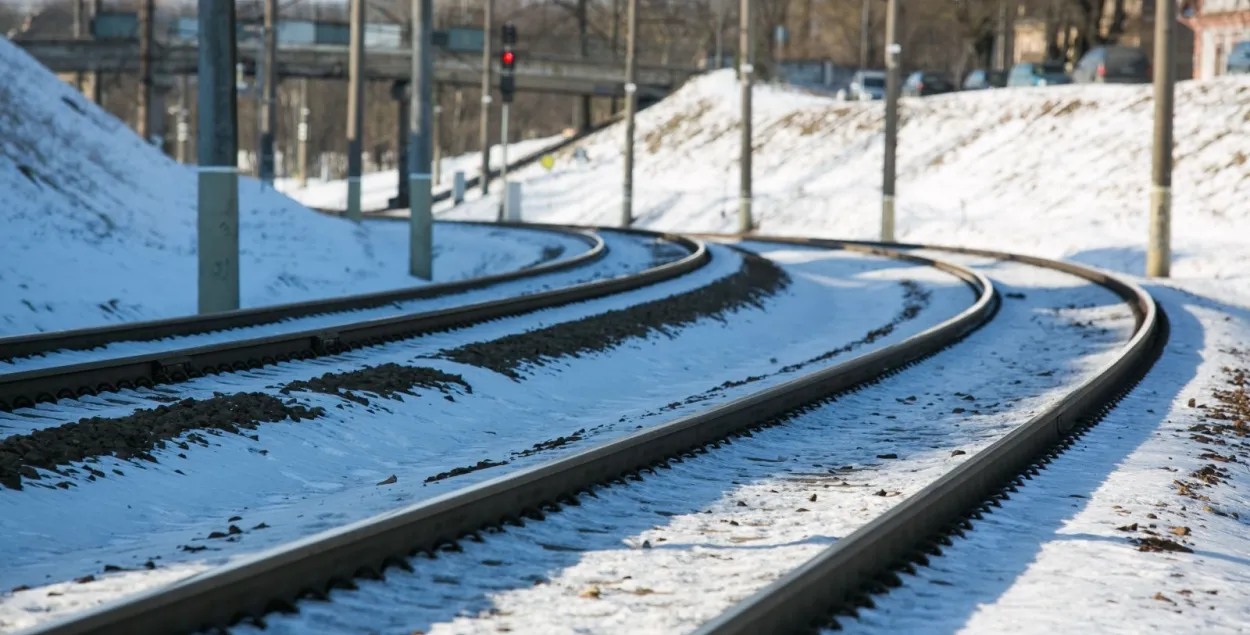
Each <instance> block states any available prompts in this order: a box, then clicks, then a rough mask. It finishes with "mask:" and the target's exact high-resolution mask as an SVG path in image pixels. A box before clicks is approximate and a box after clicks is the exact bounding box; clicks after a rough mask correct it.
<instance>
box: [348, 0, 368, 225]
mask: <svg viewBox="0 0 1250 635" xmlns="http://www.w3.org/2000/svg"><path fill="white" fill-rule="evenodd" d="M347 66H348V88H347V218H348V219H350V220H351V221H353V222H357V223H359V222H360V220H361V218H362V217H363V215H362V213H361V208H360V195H361V191H360V177H361V172H362V171H363V170H362V168H363V165H362V160H361V159H362V157H361V152H362V151H363V149H364V148H363V138H364V128H365V108H364V106H365V0H351V50H350V53H349V55H348V62H347Z"/></svg>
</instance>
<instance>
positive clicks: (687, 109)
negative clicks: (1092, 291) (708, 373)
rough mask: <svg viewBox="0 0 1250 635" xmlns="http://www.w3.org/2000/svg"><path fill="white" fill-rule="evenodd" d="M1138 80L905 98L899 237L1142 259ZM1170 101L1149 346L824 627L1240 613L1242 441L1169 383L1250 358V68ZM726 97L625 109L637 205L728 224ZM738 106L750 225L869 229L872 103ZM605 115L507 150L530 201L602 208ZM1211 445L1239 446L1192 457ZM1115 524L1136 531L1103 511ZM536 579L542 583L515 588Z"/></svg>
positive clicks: (867, 232)
mask: <svg viewBox="0 0 1250 635" xmlns="http://www.w3.org/2000/svg"><path fill="white" fill-rule="evenodd" d="M1150 90H1151V89H1150V87H1148V86H1067V87H1047V88H1038V89H1010V90H994V91H981V92H975V93H968V94H955V95H948V96H941V97H931V98H925V99H904V100H903V102H902V104H903V105H902V108H903V127H902V130H901V136H900V143H899V181H898V193H899V198H898V237H899V239H900V240H905V241H912V242H936V243H945V244H959V245H967V246H981V247H989V248H995V249H1006V250H1012V251H1017V252H1023V253H1030V254H1037V255H1043V256H1050V257H1056V258H1066V259H1070V260H1073V261H1077V262H1081V263H1084V264H1089V265H1093V266H1097V267H1102V268H1106V269H1110V270H1114V271H1118V272H1121V273H1126V274H1129V275H1134V276H1136V275H1140V274H1141V273H1142V271H1143V269H1144V264H1143V263H1144V251H1145V250H1144V245H1145V237H1146V232H1147V227H1146V219H1147V214H1148V206H1149V193H1148V192H1149V175H1150V141H1151V134H1150V126H1151V115H1152V108H1153V106H1152V102H1151V95H1150ZM1176 111H1177V112H1176V129H1175V137H1176V146H1175V153H1174V158H1175V160H1176V169H1175V172H1174V177H1173V178H1174V181H1173V182H1174V192H1173V193H1174V199H1173V203H1174V208H1173V214H1174V216H1173V219H1174V220H1173V248H1174V251H1175V255H1174V258H1175V259H1174V263H1173V277H1172V278H1170V279H1167V280H1156V281H1148V282H1147V284H1148V288H1149V289H1150V290H1151V291H1152V292H1153V293H1154V294H1155V295H1156V297H1158V298H1159V299H1160V301H1161V302H1162V303H1163V306H1164V308H1165V310H1166V311H1168V312H1169V314H1170V315H1171V317H1172V323H1173V332H1172V338H1173V339H1172V343H1171V344H1170V346H1169V348H1168V351H1167V353H1166V354H1165V356H1164V357H1163V359H1162V360H1161V362H1160V363H1159V366H1158V367H1157V368H1156V370H1155V371H1153V372H1152V373H1151V374H1150V376H1149V377H1148V378H1147V380H1146V382H1145V383H1143V384H1142V386H1141V387H1140V388H1139V389H1138V391H1137V393H1135V394H1134V396H1133V397H1131V398H1130V399H1128V400H1126V401H1125V402H1123V403H1122V404H1121V405H1120V406H1119V408H1118V409H1117V411H1116V412H1115V413H1114V414H1113V415H1112V417H1110V418H1109V419H1108V420H1107V421H1106V422H1104V423H1103V424H1101V425H1100V426H1099V427H1098V428H1097V429H1095V431H1094V432H1093V433H1091V434H1090V435H1088V436H1086V437H1085V438H1084V439H1083V441H1082V442H1081V443H1080V444H1078V446H1077V450H1074V451H1070V452H1068V453H1067V454H1066V455H1065V456H1064V457H1063V458H1062V459H1060V461H1058V462H1056V464H1055V467H1054V468H1053V469H1050V470H1047V471H1046V472H1044V473H1043V478H1041V479H1035V480H1034V481H1032V482H1030V484H1029V485H1028V486H1027V487H1025V488H1023V489H1021V494H1020V495H1017V496H1015V497H1013V501H1011V502H1009V503H1008V504H1005V505H1004V507H1003V508H1002V510H999V511H997V512H996V513H995V514H994V515H993V516H990V517H988V518H987V520H985V521H981V522H979V523H977V525H976V529H974V531H973V532H972V533H971V534H969V536H970V540H968V541H957V542H956V546H955V547H954V548H952V549H950V550H948V556H947V557H945V558H941V559H935V560H934V563H935V565H934V567H933V568H932V569H926V570H922V572H921V575H920V578H919V581H918V582H917V581H909V586H905V587H904V588H903V589H901V590H897V591H894V592H892V593H891V595H889V596H886V597H884V598H879V599H878V603H879V606H880V607H881V608H879V609H878V610H876V611H865V612H864V617H863V619H862V620H861V621H855V620H847V621H844V622H843V626H844V627H846V628H849V629H851V630H852V631H854V632H861V633H876V632H897V631H900V630H901V631H908V632H934V633H948V632H962V631H967V632H1003V631H1011V632H1020V631H1023V632H1039V633H1040V632H1054V631H1056V630H1062V631H1079V630H1083V629H1084V630H1088V628H1091V627H1090V626H1087V625H1090V624H1093V625H1095V626H1093V627H1092V628H1095V629H1096V630H1099V631H1100V632H1102V631H1107V632H1145V631H1151V630H1157V631H1163V632H1168V631H1177V630H1179V631H1182V632H1196V631H1197V632H1234V631H1239V630H1241V629H1244V626H1245V623H1246V620H1247V619H1248V618H1250V616H1248V615H1247V614H1246V612H1245V611H1246V609H1245V607H1246V606H1247V605H1250V602H1247V599H1248V598H1247V591H1246V589H1247V588H1250V586H1248V585H1247V584H1246V581H1247V579H1250V560H1247V559H1246V556H1245V554H1247V553H1250V539H1247V533H1246V532H1245V523H1246V520H1245V519H1246V518H1250V500H1247V499H1246V498H1245V496H1244V495H1242V494H1238V493H1237V492H1238V491H1239V490H1238V489H1234V487H1236V488H1239V489H1241V490H1244V489H1246V488H1247V487H1250V482H1247V481H1248V479H1247V473H1246V470H1245V469H1244V467H1239V466H1241V465H1243V464H1244V458H1245V457H1244V456H1243V455H1242V454H1241V452H1242V450H1241V449H1240V448H1243V447H1244V445H1240V444H1242V443H1244V442H1243V441H1240V440H1239V439H1240V438H1239V437H1238V438H1237V439H1228V440H1225V439H1222V438H1217V437H1213V436H1211V435H1204V434H1203V433H1202V432H1194V431H1191V430H1190V429H1191V428H1192V427H1193V426H1196V425H1207V424H1209V423H1210V421H1206V422H1203V415H1209V413H1210V410H1204V409H1201V408H1197V409H1196V408H1195V407H1191V406H1190V405H1189V399H1191V398H1193V399H1196V400H1197V401H1196V403H1197V404H1204V403H1205V404H1207V405H1208V406H1210V405H1211V402H1212V397H1211V395H1212V393H1213V391H1215V390H1217V389H1219V390H1230V391H1231V390H1234V387H1230V386H1229V385H1228V381H1229V377H1228V376H1227V375H1226V373H1225V371H1224V368H1225V367H1227V368H1230V369H1234V370H1235V369H1246V368H1248V367H1250V359H1247V357H1246V353H1245V351H1246V349H1247V344H1246V342H1247V341H1250V310H1247V308H1246V307H1247V306H1250V123H1248V122H1250V78H1246V77H1228V78H1221V79H1218V80H1214V81H1205V82H1182V83H1180V84H1179V85H1178V88H1177V101H1176ZM737 117H738V97H737V89H736V87H735V86H734V84H733V79H732V77H731V76H730V75H729V74H728V73H720V74H714V75H711V76H707V77H704V78H702V79H699V80H696V81H694V82H691V83H690V84H688V85H687V86H686V87H685V88H683V89H682V90H681V91H679V92H678V93H677V94H675V95H674V96H673V97H672V98H671V99H669V100H667V101H665V102H663V103H661V104H659V105H657V106H655V107H652V108H650V109H648V110H647V111H645V112H643V113H642V114H641V115H640V117H639V122H638V144H639V145H638V156H637V170H638V172H637V174H636V176H635V190H634V201H635V205H636V208H635V209H636V212H635V215H636V216H637V217H638V219H639V222H638V224H639V225H640V226H643V227H651V228H662V229H668V230H697V231H708V230H712V231H732V230H733V228H734V225H735V217H734V214H735V211H736V198H735V196H736V194H735V192H736V186H737V178H738V176H737V163H736V161H737V156H738V137H737V134H736V122H737ZM755 117H756V118H755V121H754V125H755V130H756V147H755V156H754V159H755V192H754V197H755V198H754V205H755V212H756V219H757V222H758V223H759V226H760V231H762V232H763V233H773V234H783V235H784V234H793V235H829V236H835V237H846V238H876V232H877V227H878V220H877V219H878V214H879V187H880V162H881V152H882V150H881V148H882V143H881V142H882V140H881V123H882V118H883V113H882V106H881V104H880V103H875V104H872V103H869V104H860V103H849V104H848V103H836V102H833V101H832V100H827V99H824V98H820V97H815V96H810V95H805V94H797V93H792V92H788V91H786V90H785V89H777V88H773V87H768V86H761V87H759V88H757V90H756V99H755ZM622 135H623V133H622V130H621V129H620V127H616V128H611V129H609V130H607V131H605V132H603V133H600V134H598V135H596V136H594V137H592V138H591V139H588V140H587V141H586V142H585V143H583V144H581V145H582V146H583V147H584V148H585V149H586V150H587V151H588V154H589V157H590V161H589V162H588V163H583V162H579V161H575V160H574V159H573V158H572V150H571V149H570V150H569V151H568V152H564V153H561V155H560V156H559V157H558V160H557V163H556V168H555V170H553V171H552V172H550V173H548V172H547V171H545V170H543V169H541V168H527V169H525V170H521V171H519V172H518V173H517V176H518V177H519V178H521V179H522V180H523V181H524V182H525V193H524V200H525V212H524V213H525V216H526V218H527V219H529V220H534V221H542V222H575V223H603V224H612V223H614V222H615V218H616V214H617V209H618V207H617V205H618V204H619V200H620V194H619V192H620V189H619V183H620V176H619V170H620V158H619V157H620V144H621V141H622V138H623V137H622ZM493 214H494V203H493V202H492V203H475V202H472V201H470V202H469V203H468V204H466V205H464V206H461V207H459V208H456V209H454V210H450V211H448V212H447V216H448V217H455V218H488V217H490V216H492V215H493ZM1195 435H1197V437H1195ZM1197 439H1214V440H1213V441H1209V442H1204V441H1201V440H1197ZM1221 441H1223V442H1224V443H1227V444H1231V445H1228V446H1226V445H1221V444H1220V442H1221ZM1234 450H1235V452H1234ZM1231 454H1236V455H1237V456H1238V457H1242V458H1239V459H1238V462H1235V463H1234V462H1231V461H1229V462H1227V463H1225V462H1223V461H1221V460H1217V459H1213V458H1211V457H1212V455H1218V456H1222V457H1225V458H1227V457H1228V456H1229V455H1231ZM1201 457H1206V458H1201ZM1205 466H1215V467H1219V468H1221V469H1224V470H1226V474H1225V476H1223V477H1218V478H1219V479H1220V480H1221V481H1222V482H1224V483H1227V484H1228V485H1231V486H1232V487H1228V486H1219V487H1214V486H1209V485H1206V484H1205V483H1204V482H1203V479H1204V478H1209V476H1207V474H1209V473H1208V472H1203V470H1204V468H1205ZM1195 475H1197V476H1195ZM1177 481H1180V482H1185V483H1188V484H1189V485H1186V486H1185V487H1184V488H1181V487H1180V486H1178V485H1177ZM1209 487H1214V490H1213V491H1209V490H1208V489H1205V488H1209ZM1195 496H1198V497H1201V496H1206V497H1208V498H1209V499H1211V501H1212V502H1208V501H1204V500H1201V499H1197V500H1195V499H1194V497H1195ZM1025 501H1027V502H1025ZM1182 506H1184V509H1182ZM1161 510H1167V511H1166V512H1165V511H1161ZM1148 514H1149V515H1148ZM1181 514H1184V516H1182V515H1181ZM1134 523H1137V526H1136V527H1135V528H1134V529H1132V530H1129V529H1125V530H1119V529H1118V528H1119V527H1128V526H1131V525H1133V524H1134ZM1151 524H1154V525H1156V526H1155V527H1153V528H1152V527H1151V526H1150V525H1151ZM1174 527H1175V528H1177V529H1175V530H1173V528H1174ZM1185 528H1187V529H1185ZM1145 530H1149V531H1153V532H1155V533H1157V534H1160V535H1162V536H1166V537H1168V538H1171V539H1174V540H1176V541H1178V543H1182V544H1188V545H1190V547H1191V548H1193V549H1194V551H1195V552H1194V553H1184V552H1162V553H1160V552H1151V551H1146V552H1143V551H1139V550H1138V549H1139V548H1140V546H1141V544H1148V543H1140V539H1143V538H1148V537H1151V536H1150V534H1148V533H1144V531H1145ZM1173 531H1175V532H1179V533H1173ZM1186 531H1188V532H1189V533H1188V534H1187V535H1181V534H1184V533H1185V532H1186ZM1130 538H1133V539H1136V540H1138V542H1132V541H1130ZM738 549H741V548H740V547H739V548H738ZM731 551H732V550H731ZM597 557H598V556H596V555H595V554H593V553H592V554H587V555H584V556H582V557H581V558H579V559H577V560H579V561H582V562H590V561H593V560H594V559H595V558H597ZM580 566H582V565H574V564H570V567H580ZM578 570H580V569H578ZM571 571H573V569H572V568H571V569H570V572H571ZM570 575H573V574H572V573H570ZM638 595H642V594H641V593H639V594H638ZM506 597H512V596H506ZM500 598H501V599H500V602H504V603H511V602H513V600H512V599H504V598H505V596H500ZM533 601H536V602H547V603H550V602H552V598H551V597H547V596H542V597H539V596H538V594H535V595H534V596H533ZM560 601H561V602H563V601H570V602H571V601H572V599H569V600H564V599H563V596H562V597H561V600H560ZM521 631H523V632H524V631H526V629H521Z"/></svg>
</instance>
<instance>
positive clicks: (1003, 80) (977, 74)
mask: <svg viewBox="0 0 1250 635" xmlns="http://www.w3.org/2000/svg"><path fill="white" fill-rule="evenodd" d="M1006 85H1007V72H1006V71H995V70H987V69H984V68H978V69H976V70H974V71H972V72H971V73H968V76H967V77H965V78H964V90H986V89H988V88H1003V87H1005V86H1006Z"/></svg>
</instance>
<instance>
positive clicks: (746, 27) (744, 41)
mask: <svg viewBox="0 0 1250 635" xmlns="http://www.w3.org/2000/svg"><path fill="white" fill-rule="evenodd" d="M751 7H752V3H751V0H742V6H741V9H740V10H739V13H740V14H741V15H740V16H739V19H740V20H741V24H740V26H739V27H738V31H739V38H738V40H739V41H738V59H739V64H738V81H739V82H741V84H742V159H741V161H742V164H741V166H740V168H739V169H740V173H739V185H738V233H740V234H747V233H750V232H751V229H752V228H753V227H754V226H755V222H754V220H753V219H752V218H751V88H752V87H751V84H752V81H753V80H754V79H755V47H754V46H753V45H752V41H751V40H752V39H753V38H752V37H751V36H752V31H753V29H752V28H751V27H752V25H753V24H754V21H753V20H752V15H751Z"/></svg>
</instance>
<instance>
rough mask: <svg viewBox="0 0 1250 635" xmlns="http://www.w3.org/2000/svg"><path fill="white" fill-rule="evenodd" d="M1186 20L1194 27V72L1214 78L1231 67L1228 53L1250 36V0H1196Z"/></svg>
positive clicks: (1188, 11) (1205, 77) (1201, 77)
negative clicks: (1228, 63)
mask: <svg viewBox="0 0 1250 635" xmlns="http://www.w3.org/2000/svg"><path fill="white" fill-rule="evenodd" d="M1182 20H1183V21H1184V22H1185V23H1186V25H1187V26H1189V28H1191V29H1193V31H1194V46H1193V65H1194V71H1195V72H1194V76H1195V77H1197V78H1199V79H1210V78H1212V77H1218V76H1220V75H1223V74H1224V73H1225V72H1226V69H1227V68H1228V66H1227V62H1228V53H1229V52H1230V51H1232V49H1233V46H1234V45H1236V44H1237V43H1238V42H1243V41H1247V40H1250V0H1194V1H1193V2H1192V3H1191V6H1190V7H1188V10H1187V11H1186V12H1185V17H1183V18H1182Z"/></svg>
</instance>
